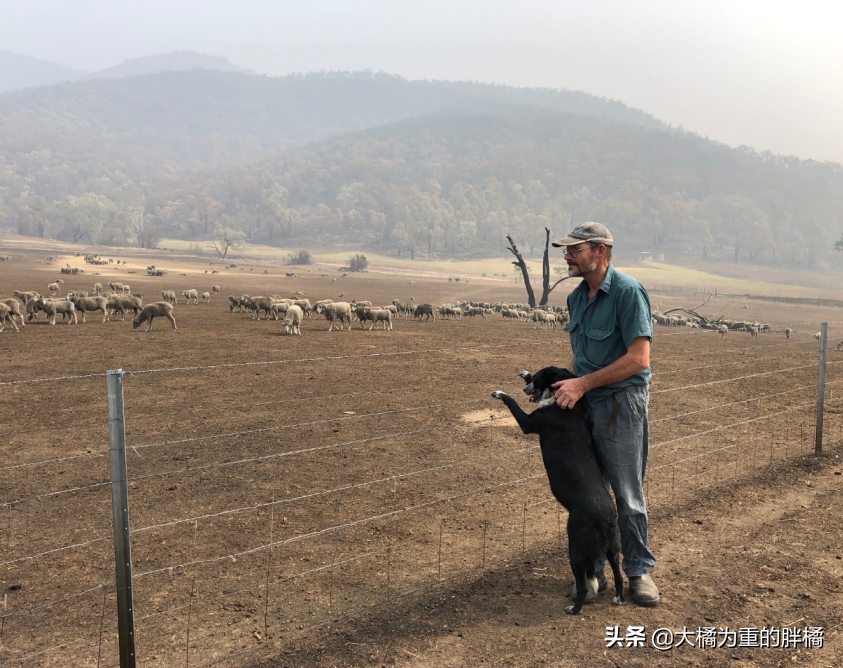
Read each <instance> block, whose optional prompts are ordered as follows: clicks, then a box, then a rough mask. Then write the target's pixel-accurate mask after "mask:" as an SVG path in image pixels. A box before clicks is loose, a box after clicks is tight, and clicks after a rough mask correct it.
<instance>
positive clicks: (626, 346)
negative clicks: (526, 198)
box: [553, 223, 659, 606]
mask: <svg viewBox="0 0 843 668" xmlns="http://www.w3.org/2000/svg"><path fill="white" fill-rule="evenodd" d="M553 245H554V246H555V247H557V248H558V247H560V246H564V247H565V261H566V262H567V263H568V275H569V276H571V277H581V278H582V279H583V280H582V282H581V283H580V284H579V286H577V287H576V288H574V290H573V291H572V292H571V294H570V295H568V313H569V314H570V317H571V321H570V323H569V324H568V326H567V327H566V328H565V331H566V332H568V333H569V335H570V337H571V348H572V349H573V352H574V363H573V372H574V373H575V374H576V375H577V378H572V379H570V380H563V381H560V382H558V383H555V384H554V386H553V387H555V388H557V389H556V403H557V404H558V405H559V406H560V407H561V408H563V409H564V408H571V407H573V405H574V404H575V403H576V402H577V401H579V400H580V399H582V398H583V397H584V398H585V401H586V402H587V403H588V412H589V416H590V417H591V421H592V424H593V428H592V437H593V439H594V445H595V447H596V449H597V454H598V457H599V458H600V462H601V464H602V466H603V476H604V480H605V481H606V485H607V487H609V488H611V490H612V491H613V492H614V495H615V500H616V502H617V506H618V525H619V527H620V533H621V551H622V553H623V570H624V572H625V573H626V575H627V577H628V578H629V588H630V591H631V593H632V600H633V601H635V603H637V604H638V605H643V606H653V605H657V604H658V602H659V590H658V588H657V587H656V585H655V583H654V582H653V580H652V578H651V577H650V575H649V571H650V569H651V568H652V567H653V565H654V564H655V563H656V559H655V557H654V556H653V554H652V552H650V547H649V538H648V535H647V506H646V502H645V500H644V475H645V472H646V469H647V451H648V446H649V443H648V439H649V431H648V424H647V408H648V404H649V398H650V395H649V385H650V377H651V375H650V342H651V340H652V337H653V319H652V313H651V311H650V300H649V297H648V296H647V292H646V291H645V290H644V288H643V287H642V286H641V284H640V283H639V282H638V281H636V280H635V279H634V278H632V277H631V276H627V275H625V274H622V273H621V272H619V271H617V270H616V269H615V268H614V267H613V266H612V264H611V261H612V246H613V245H614V241H613V239H612V235H611V234H610V233H609V230H607V229H606V227H605V226H604V225H601V224H600V223H583V224H581V225H577V226H576V227H575V228H574V231H573V232H571V234H569V235H568V236H567V237H564V238H562V239H559V240H558V241H554V242H553ZM605 565H606V560H605V558H604V559H602V563H597V564H595V574H596V575H597V583H598V589H597V591H603V590H604V589H605V588H606V585H607V579H606V574H605V573H604V572H603V568H604V567H605ZM592 582H593V580H592ZM597 591H594V590H592V589H591V588H590V587H589V591H588V592H587V594H586V599H585V600H586V602H587V603H588V602H590V601H593V600H594V599H596V598H597ZM573 596H574V598H576V584H575V585H574V592H573Z"/></svg>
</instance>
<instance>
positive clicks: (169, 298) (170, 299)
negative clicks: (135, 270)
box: [161, 290, 177, 306]
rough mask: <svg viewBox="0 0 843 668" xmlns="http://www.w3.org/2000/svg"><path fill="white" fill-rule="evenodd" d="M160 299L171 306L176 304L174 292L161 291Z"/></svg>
mask: <svg viewBox="0 0 843 668" xmlns="http://www.w3.org/2000/svg"><path fill="white" fill-rule="evenodd" d="M161 298H162V299H163V300H164V301H165V302H167V303H168V304H172V305H173V306H175V305H176V303H177V300H176V292H175V290H161Z"/></svg>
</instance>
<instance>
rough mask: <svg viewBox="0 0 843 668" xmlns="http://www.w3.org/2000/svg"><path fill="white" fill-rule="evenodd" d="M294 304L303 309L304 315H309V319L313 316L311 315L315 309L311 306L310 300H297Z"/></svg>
mask: <svg viewBox="0 0 843 668" xmlns="http://www.w3.org/2000/svg"><path fill="white" fill-rule="evenodd" d="M293 304H295V305H296V306H298V307H299V308H300V309H301V311H302V313H304V314H305V315H307V317H308V318H309V317H310V316H311V314H312V313H313V307H312V306H311V305H310V300H309V299H296V300H295V301H294V302H293Z"/></svg>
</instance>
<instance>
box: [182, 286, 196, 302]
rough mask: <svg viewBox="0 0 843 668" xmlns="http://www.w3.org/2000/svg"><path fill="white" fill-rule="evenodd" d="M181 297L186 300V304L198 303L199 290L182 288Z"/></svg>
mask: <svg viewBox="0 0 843 668" xmlns="http://www.w3.org/2000/svg"><path fill="white" fill-rule="evenodd" d="M181 294H182V297H184V298H185V299H186V300H187V303H188V304H198V303H199V291H198V290H194V289H190V290H182V291H181Z"/></svg>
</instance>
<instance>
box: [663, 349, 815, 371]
mask: <svg viewBox="0 0 843 668" xmlns="http://www.w3.org/2000/svg"><path fill="white" fill-rule="evenodd" d="M812 354H815V351H813V350H806V351H804V352H801V353H795V354H793V355H776V356H775V357H751V358H746V357H744V358H742V359H739V360H735V361H734V362H722V363H720V364H708V365H706V366H692V367H687V368H684V369H671V370H669V371H658V370H654V371H653V374H654V375H656V374H657V375H658V376H669V375H670V374H672V373H686V372H688V371H702V370H703V369H721V368H723V367H725V366H734V365H736V364H751V363H752V362H769V361H771V360H782V359H793V358H794V357H802V356H803V355H812Z"/></svg>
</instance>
